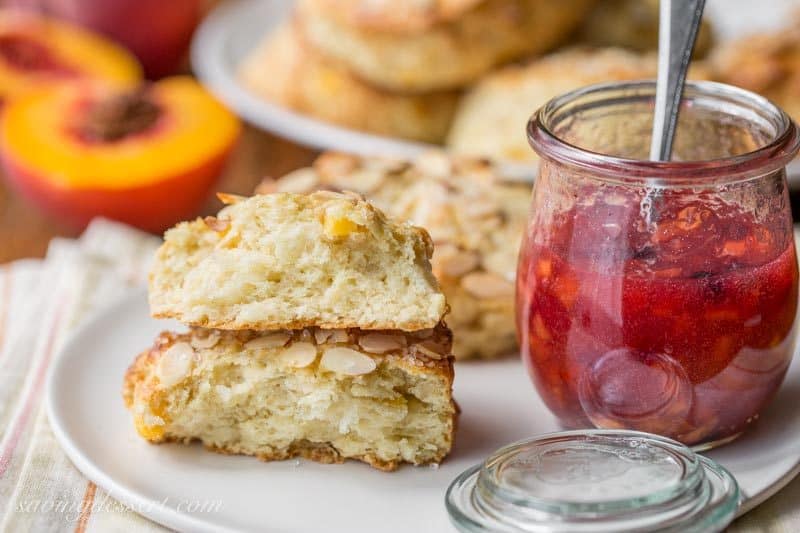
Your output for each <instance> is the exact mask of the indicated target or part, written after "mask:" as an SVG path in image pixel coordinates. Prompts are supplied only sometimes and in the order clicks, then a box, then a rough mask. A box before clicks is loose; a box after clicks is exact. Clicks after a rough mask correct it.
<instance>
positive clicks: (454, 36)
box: [298, 0, 593, 92]
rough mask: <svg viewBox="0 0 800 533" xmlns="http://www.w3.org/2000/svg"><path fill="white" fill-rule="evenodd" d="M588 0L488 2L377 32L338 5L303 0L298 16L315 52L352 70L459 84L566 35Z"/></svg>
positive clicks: (413, 85) (444, 85)
mask: <svg viewBox="0 0 800 533" xmlns="http://www.w3.org/2000/svg"><path fill="white" fill-rule="evenodd" d="M592 3H593V0H559V1H553V0H485V1H483V2H479V3H478V4H476V5H475V6H474V8H472V9H468V10H466V11H464V12H463V13H462V14H461V15H460V16H458V17H455V18H452V19H450V20H446V21H442V22H440V23H438V24H434V25H432V26H430V27H428V28H424V29H422V30H419V31H403V32H396V31H381V30H376V29H371V28H370V29H365V28H360V27H355V26H352V25H348V24H346V23H343V22H342V21H341V20H340V17H337V16H336V13H335V11H336V9H335V8H333V9H332V8H331V6H332V5H333V6H335V5H336V4H337V3H333V2H328V1H326V0H302V1H301V2H300V4H299V7H298V13H299V22H300V24H301V27H302V29H303V34H304V35H305V37H306V38H307V39H308V40H309V41H310V42H311V43H312V44H313V45H314V46H315V48H316V49H317V50H324V52H325V53H326V54H327V55H329V56H331V57H333V58H335V59H337V60H338V61H341V62H342V63H344V64H345V65H347V67H348V68H349V69H350V70H351V71H353V72H354V73H355V74H356V75H357V76H359V77H360V78H363V79H365V80H368V81H369V82H371V83H373V84H375V85H377V86H380V87H384V88H387V89H390V90H394V91H401V92H423V91H432V90H442V89H453V88H459V87H463V86H464V85H466V84H468V83H470V82H472V81H474V80H475V79H477V78H478V77H479V76H481V75H482V74H484V73H485V72H486V71H488V70H489V69H491V68H492V67H494V66H496V65H499V64H501V63H503V62H506V61H510V60H514V59H517V58H519V57H522V56H524V55H526V54H535V53H540V52H543V51H545V50H547V49H549V48H552V47H553V46H555V45H557V44H558V43H559V42H561V41H562V40H564V39H565V38H566V37H567V36H568V35H569V33H570V31H571V30H573V29H574V28H575V27H576V26H577V25H578V23H579V22H580V21H581V19H582V17H583V15H584V13H585V12H586V11H587V10H588V9H589V7H590V6H591V4H592Z"/></svg>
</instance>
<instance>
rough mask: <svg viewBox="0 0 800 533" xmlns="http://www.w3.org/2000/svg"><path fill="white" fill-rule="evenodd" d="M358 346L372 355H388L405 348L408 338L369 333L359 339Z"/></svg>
mask: <svg viewBox="0 0 800 533" xmlns="http://www.w3.org/2000/svg"><path fill="white" fill-rule="evenodd" d="M358 344H359V345H360V346H361V347H362V348H364V349H365V350H366V351H368V352H370V353H386V352H391V351H392V350H400V349H402V348H404V347H405V345H406V338H405V337H403V336H402V335H391V334H388V333H367V334H366V335H364V336H363V337H361V338H360V339H358Z"/></svg>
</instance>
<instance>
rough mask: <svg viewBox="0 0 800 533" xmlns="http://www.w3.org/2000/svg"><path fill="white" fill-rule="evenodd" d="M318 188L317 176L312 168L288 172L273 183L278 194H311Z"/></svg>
mask: <svg viewBox="0 0 800 533" xmlns="http://www.w3.org/2000/svg"><path fill="white" fill-rule="evenodd" d="M318 186H319V175H318V174H317V172H316V171H315V170H314V169H313V168H300V169H297V170H295V171H293V172H289V173H288V174H286V175H285V176H283V177H282V178H280V179H278V180H277V181H276V182H275V190H276V191H280V192H311V191H314V190H316V189H317V187H318Z"/></svg>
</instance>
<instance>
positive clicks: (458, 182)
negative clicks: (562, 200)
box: [257, 152, 530, 359]
mask: <svg viewBox="0 0 800 533" xmlns="http://www.w3.org/2000/svg"><path fill="white" fill-rule="evenodd" d="M318 189H327V190H336V191H340V190H351V191H357V192H359V193H361V194H363V195H365V196H366V197H367V198H368V199H369V200H370V201H371V202H373V203H374V204H375V205H377V206H378V207H379V208H381V209H383V210H384V212H386V213H387V214H389V215H390V216H392V217H395V218H397V219H398V220H408V221H411V222H412V223H414V224H417V225H419V226H422V227H424V228H425V229H426V230H427V231H428V232H429V233H430V235H431V237H432V238H433V241H434V243H435V251H434V254H433V259H432V264H433V272H434V273H435V274H436V277H437V278H438V280H439V283H440V284H441V286H442V290H443V291H444V293H445V295H446V297H447V301H448V302H449V303H450V306H451V307H452V310H451V313H450V314H449V315H448V317H447V322H448V325H449V326H450V327H451V328H452V329H453V332H454V334H455V346H454V354H455V356H456V358H457V359H470V358H483V359H489V358H494V357H498V356H502V355H509V354H512V353H514V352H515V351H516V333H515V328H514V278H515V271H516V262H517V250H518V249H519V244H520V241H521V238H522V233H523V230H524V227H525V220H526V218H527V211H528V204H529V201H530V185H527V184H523V183H515V182H511V181H508V180H506V179H504V178H503V175H502V174H501V173H500V172H499V171H498V170H497V169H496V168H494V166H492V165H491V164H490V163H489V162H487V161H485V160H481V159H469V158H450V157H447V156H446V155H444V154H442V153H439V152H430V153H427V154H424V155H423V156H421V157H419V158H417V159H416V160H414V161H399V160H392V159H382V158H359V157H356V156H352V155H346V154H340V153H326V154H323V155H322V156H320V158H319V159H317V161H315V162H314V165H313V166H312V167H310V168H304V169H300V170H296V171H294V172H292V173H290V174H288V175H286V176H284V177H283V178H280V179H277V180H272V179H267V180H264V181H263V182H262V184H261V185H260V186H259V188H258V189H257V192H261V193H273V192H276V191H284V192H286V191H293V192H309V191H314V190H318Z"/></svg>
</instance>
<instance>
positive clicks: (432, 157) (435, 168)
mask: <svg viewBox="0 0 800 533" xmlns="http://www.w3.org/2000/svg"><path fill="white" fill-rule="evenodd" d="M414 164H415V165H416V167H417V168H418V169H419V170H420V172H422V173H423V174H426V175H428V176H431V177H434V178H441V177H445V176H447V175H449V174H450V172H451V171H452V165H451V163H450V159H449V158H448V157H447V156H446V155H445V154H444V153H443V152H437V151H430V152H425V153H424V154H422V155H421V156H419V157H418V158H417V159H416V161H414Z"/></svg>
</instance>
